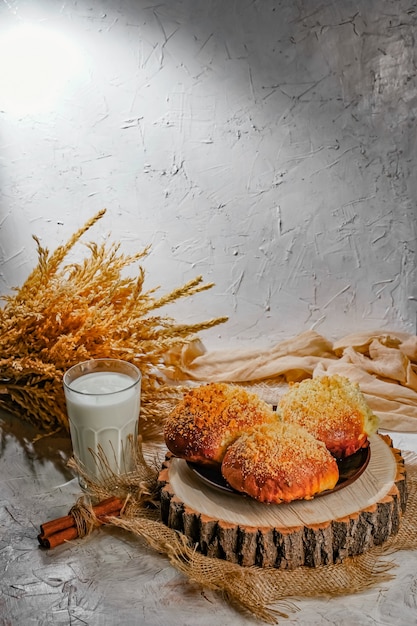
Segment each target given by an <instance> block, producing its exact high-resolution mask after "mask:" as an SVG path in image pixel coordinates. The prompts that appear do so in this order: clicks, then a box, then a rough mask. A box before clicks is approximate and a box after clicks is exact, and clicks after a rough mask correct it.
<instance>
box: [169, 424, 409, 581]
mask: <svg viewBox="0 0 417 626" xmlns="http://www.w3.org/2000/svg"><path fill="white" fill-rule="evenodd" d="M370 449H371V455H370V460H369V463H368V466H367V467H366V469H365V471H364V472H363V473H362V474H361V476H359V478H357V480H355V481H354V482H353V483H352V484H350V485H348V486H346V487H344V488H343V489H340V490H338V491H336V492H335V493H329V494H327V495H323V496H321V497H318V498H315V499H313V500H308V501H307V500H299V501H295V502H292V503H290V504H274V505H269V504H263V503H260V502H257V501H255V500H254V499H252V498H248V497H243V496H241V495H239V494H233V493H223V492H221V491H219V490H217V489H215V488H212V487H210V486H209V485H207V484H205V483H204V482H202V481H201V480H200V479H199V477H198V476H196V474H195V473H194V472H193V471H192V470H191V469H190V468H189V466H188V465H187V463H186V462H185V461H184V460H182V459H178V458H176V457H173V456H172V455H167V458H166V461H165V462H164V464H163V467H162V470H161V472H160V474H159V486H160V495H161V517H162V521H163V522H164V523H165V524H166V525H167V526H169V527H170V528H173V529H175V530H178V531H180V532H181V533H183V534H184V535H185V536H186V537H188V538H189V539H190V541H191V542H192V543H195V544H196V547H197V549H198V550H199V551H201V552H202V553H203V554H205V555H208V556H211V557H216V558H220V559H226V560H228V561H231V562H234V563H238V564H240V565H243V566H251V565H257V566H259V567H276V568H280V569H293V568H295V567H299V566H301V565H304V566H309V567H318V566H320V565H328V564H331V563H340V562H342V561H343V560H344V559H345V558H346V557H347V556H354V555H358V554H362V553H363V552H365V551H366V550H368V549H369V548H371V547H373V546H375V545H381V544H382V543H384V541H386V540H387V539H388V538H389V537H390V536H391V535H395V534H396V533H397V532H398V530H399V526H400V521H401V516H402V514H403V513H404V511H405V508H406V503H407V489H406V479H405V467H404V461H403V459H402V456H401V453H400V451H399V450H397V449H395V448H393V446H392V441H391V439H390V438H389V437H388V436H386V435H379V434H377V435H373V436H372V437H371V438H370Z"/></svg>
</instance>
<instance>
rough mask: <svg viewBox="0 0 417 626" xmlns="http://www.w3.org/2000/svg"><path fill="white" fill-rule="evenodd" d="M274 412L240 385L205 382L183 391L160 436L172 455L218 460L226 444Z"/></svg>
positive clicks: (271, 417) (204, 461)
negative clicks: (181, 397) (182, 396)
mask: <svg viewBox="0 0 417 626" xmlns="http://www.w3.org/2000/svg"><path fill="white" fill-rule="evenodd" d="M277 419H278V418H277V415H276V413H275V412H274V411H273V410H272V407H271V406H270V405H269V404H267V403H266V402H264V401H263V400H262V399H261V398H259V396H258V395H256V394H255V393H252V392H250V391H247V390H246V389H244V388H243V387H238V386H235V385H229V384H226V383H209V384H207V385H202V386H200V387H196V388H194V389H191V390H190V391H189V392H187V393H186V394H185V396H184V398H183V399H182V400H181V401H180V402H179V403H178V404H177V406H176V407H175V408H174V410H173V411H172V412H171V413H170V415H169V416H168V418H167V420H166V423H165V428H164V437H165V443H166V445H167V447H168V449H169V450H170V451H171V452H172V453H173V454H175V456H177V457H180V458H183V459H186V460H187V461H192V462H194V463H201V464H212V465H215V464H220V463H221V462H222V460H223V456H224V453H225V452H226V449H227V447H228V446H229V445H230V444H231V443H233V441H235V439H237V437H239V436H240V435H241V434H242V433H243V432H245V431H248V430H249V429H251V428H253V427H254V426H256V425H258V424H263V423H268V422H269V423H271V422H273V423H275V422H276V421H277Z"/></svg>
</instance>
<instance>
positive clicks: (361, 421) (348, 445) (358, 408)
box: [278, 375, 378, 458]
mask: <svg viewBox="0 0 417 626" xmlns="http://www.w3.org/2000/svg"><path fill="white" fill-rule="evenodd" d="M278 411H279V413H280V416H281V419H282V420H283V421H284V422H287V423H291V424H298V425H300V426H302V427H303V428H305V429H306V430H308V431H309V432H310V433H311V434H312V435H313V436H314V437H316V439H319V440H320V441H323V442H324V444H325V445H326V447H327V449H328V450H329V451H330V452H331V453H332V454H333V455H334V456H335V457H337V458H344V457H346V456H350V455H351V454H354V453H355V452H356V451H357V450H359V449H360V448H362V447H363V446H364V445H366V443H367V440H368V436H369V435H371V434H373V433H374V432H376V430H377V428H378V418H377V417H376V415H374V414H373V413H372V411H371V409H370V408H369V407H368V405H367V403H366V401H365V398H364V396H363V394H362V392H361V391H360V389H359V385H358V384H356V383H353V382H351V381H350V380H349V379H347V378H345V377H343V376H338V375H335V376H323V377H320V378H312V379H306V380H303V381H302V382H299V383H294V384H292V385H291V386H290V389H289V390H288V391H287V393H285V394H284V395H283V396H282V397H281V399H280V401H279V404H278Z"/></svg>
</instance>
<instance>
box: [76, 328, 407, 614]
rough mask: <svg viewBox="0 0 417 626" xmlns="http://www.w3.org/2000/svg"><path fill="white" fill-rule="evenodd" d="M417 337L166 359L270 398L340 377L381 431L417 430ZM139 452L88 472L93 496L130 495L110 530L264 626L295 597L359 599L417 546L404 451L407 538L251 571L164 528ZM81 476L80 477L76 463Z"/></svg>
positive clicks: (153, 472)
mask: <svg viewBox="0 0 417 626" xmlns="http://www.w3.org/2000/svg"><path fill="white" fill-rule="evenodd" d="M416 363H417V337H415V336H412V335H408V334H405V333H396V332H392V333H391V332H390V333H388V332H383V333H382V332H375V333H358V334H355V335H350V336H348V337H345V338H343V339H341V340H339V341H337V342H335V343H333V344H332V343H331V342H329V341H328V340H326V339H325V338H323V337H322V336H320V335H319V334H317V333H315V332H313V331H309V332H305V333H302V334H301V335H299V336H297V337H295V338H294V339H291V340H288V341H284V342H282V343H280V344H278V345H276V346H274V347H272V348H270V349H267V350H255V349H254V350H240V351H230V350H227V351H219V352H212V353H210V352H207V351H206V350H205V348H204V346H203V345H202V344H201V343H200V342H199V341H196V342H194V343H193V344H190V345H188V346H186V347H184V348H183V349H182V350H180V351H177V352H175V353H171V354H169V355H168V356H167V364H168V365H169V375H170V377H171V378H172V380H173V381H175V382H178V381H191V382H193V381H194V382H195V383H198V381H205V382H210V381H228V382H236V383H242V384H245V385H257V386H261V387H262V385H264V388H266V389H267V391H268V390H269V395H270V398H271V400H273V399H274V397H275V394H276V389H277V388H279V385H280V384H282V382H283V381H284V382H285V383H288V382H291V381H295V380H302V379H303V378H307V377H314V376H320V375H323V374H324V373H328V374H336V373H338V374H341V375H345V376H348V377H349V378H350V379H351V380H354V381H357V382H358V383H359V384H360V387H361V389H362V391H363V392H364V394H365V396H366V398H367V401H368V403H369V405H370V406H371V408H372V409H373V411H374V412H375V413H376V414H377V415H378V416H379V418H380V425H381V428H383V429H387V430H392V431H404V432H410V433H411V432H417V375H416ZM133 447H134V454H135V455H136V470H135V471H134V472H132V473H130V474H126V475H122V476H115V475H113V474H112V473H111V472H109V471H108V468H106V467H105V466H106V460H105V459H103V458H101V459H100V458H97V462H98V464H99V465H101V466H102V467H103V468H104V469H103V473H102V477H103V478H102V480H99V481H94V480H92V479H90V478H89V477H88V475H85V474H84V478H85V480H86V481H87V483H88V492H89V495H90V496H91V498H92V499H93V500H94V499H98V500H100V499H105V498H107V497H109V496H112V495H115V494H116V495H118V496H119V497H120V495H123V496H124V497H126V507H125V508H124V510H123V514H122V515H121V517H117V518H116V517H115V518H112V520H111V524H113V525H115V526H119V527H122V528H124V529H125V530H127V531H129V532H132V533H133V534H135V535H137V536H139V537H141V538H142V539H143V540H144V541H145V542H146V544H147V545H148V546H150V547H151V548H153V549H155V550H156V551H158V552H159V553H162V554H164V555H165V556H166V557H167V558H168V559H169V561H170V563H171V564H172V565H173V566H174V567H175V568H177V569H178V570H180V571H181V572H183V574H184V575H185V576H186V577H187V578H188V579H189V580H190V581H193V582H194V583H198V584H200V585H201V586H205V587H207V588H210V589H213V590H217V591H218V592H219V593H220V594H221V595H222V596H223V597H224V598H226V599H227V600H228V601H229V602H230V603H232V604H233V605H234V606H236V608H237V609H238V610H243V611H247V612H249V613H250V614H252V615H253V616H255V617H256V618H257V619H260V620H263V621H265V622H268V623H271V624H272V623H277V622H278V619H279V618H280V617H285V616H287V615H288V612H289V611H291V610H292V609H294V607H296V604H295V603H294V601H296V599H297V598H307V597H319V596H338V595H346V594H352V593H357V592H360V591H363V590H365V589H367V588H370V587H372V586H375V585H377V584H380V583H382V582H384V581H387V580H389V579H390V578H392V577H393V576H394V575H395V572H394V570H393V566H394V563H393V562H391V561H390V560H389V555H392V554H393V553H394V552H395V551H398V550H415V549H417V457H416V455H414V454H412V453H407V452H403V457H404V460H405V467H406V471H407V485H408V493H409V496H408V504H407V510H406V513H405V515H404V516H403V519H402V522H401V526H400V531H399V533H398V534H397V535H396V536H394V537H391V538H390V539H389V540H388V541H387V542H386V543H384V544H383V545H382V546H378V547H374V548H372V549H370V550H369V551H367V552H366V553H365V554H363V555H360V556H357V557H349V558H347V559H345V560H344V561H343V562H342V563H341V564H338V565H329V566H324V567H318V568H306V567H302V568H298V569H295V570H292V571H283V570H276V569H261V568H257V567H251V568H244V567H241V566H239V565H236V564H233V563H229V562H226V561H222V560H219V559H213V558H210V557H206V556H203V555H202V554H200V553H199V552H198V551H196V550H195V547H194V546H192V545H190V544H189V542H188V540H187V539H186V538H185V537H184V536H183V535H181V534H180V533H178V532H177V531H175V530H172V529H170V528H167V527H166V526H165V525H164V524H163V523H162V522H161V521H160V513H159V503H158V493H157V476H158V471H159V467H158V466H157V465H155V466H152V463H151V464H149V462H146V461H145V459H144V457H143V454H142V446H141V444H139V445H138V446H137V449H136V446H133ZM72 465H73V467H74V469H77V471H81V473H82V469H80V468H79V467H78V466H77V465H76V464H74V462H72Z"/></svg>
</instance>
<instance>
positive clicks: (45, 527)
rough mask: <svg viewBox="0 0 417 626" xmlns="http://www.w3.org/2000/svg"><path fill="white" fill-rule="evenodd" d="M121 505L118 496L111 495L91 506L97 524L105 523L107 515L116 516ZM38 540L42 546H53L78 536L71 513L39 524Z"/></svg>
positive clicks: (121, 502)
mask: <svg viewBox="0 0 417 626" xmlns="http://www.w3.org/2000/svg"><path fill="white" fill-rule="evenodd" d="M122 507H123V501H122V500H120V498H116V497H111V498H107V499H106V500H103V501H102V502H99V503H98V504H96V505H94V506H93V513H94V515H95V517H96V520H97V522H98V523H99V524H105V523H106V520H107V517H112V516H117V515H119V513H120V511H121V510H122ZM40 531H41V532H40V534H39V535H38V541H39V543H40V545H41V546H42V547H43V548H49V549H50V548H55V547H56V546H59V545H61V544H62V543H64V542H65V541H71V539H76V538H77V537H78V529H77V525H76V522H75V519H74V517H73V515H71V514H70V515H64V516H63V517H58V518H57V519H54V520H51V521H50V522H45V523H44V524H41V527H40Z"/></svg>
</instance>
